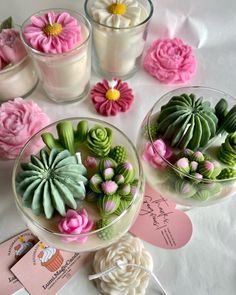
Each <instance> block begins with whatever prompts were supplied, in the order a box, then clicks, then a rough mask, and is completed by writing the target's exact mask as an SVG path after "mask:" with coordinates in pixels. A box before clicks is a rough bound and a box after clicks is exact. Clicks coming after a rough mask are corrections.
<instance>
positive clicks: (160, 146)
mask: <svg viewBox="0 0 236 295" xmlns="http://www.w3.org/2000/svg"><path fill="white" fill-rule="evenodd" d="M171 156H172V151H171V149H170V148H169V147H167V146H166V144H165V143H164V141H163V140H162V139H157V140H156V141H154V142H153V144H152V143H151V142H148V143H147V144H146V146H145V149H144V152H143V155H142V158H143V160H144V161H146V162H148V163H149V164H150V165H151V166H152V167H153V168H161V167H166V166H167V163H166V162H165V160H164V159H166V160H168V159H169V158H170V157H171ZM163 158H164V159H163Z"/></svg>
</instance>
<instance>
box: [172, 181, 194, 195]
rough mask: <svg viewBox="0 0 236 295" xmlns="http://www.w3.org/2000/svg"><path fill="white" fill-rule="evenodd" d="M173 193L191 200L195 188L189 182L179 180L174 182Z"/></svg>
mask: <svg viewBox="0 0 236 295" xmlns="http://www.w3.org/2000/svg"><path fill="white" fill-rule="evenodd" d="M175 191H176V192H177V193H179V194H180V195H181V197H182V198H191V197H192V196H193V195H194V194H195V193H196V188H195V187H194V185H193V184H191V183H190V182H189V181H186V180H183V179H179V180H177V181H176V182H175Z"/></svg>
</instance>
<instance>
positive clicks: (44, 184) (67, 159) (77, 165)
mask: <svg viewBox="0 0 236 295" xmlns="http://www.w3.org/2000/svg"><path fill="white" fill-rule="evenodd" d="M21 168H22V171H20V172H19V173H18V174H17V176H16V189H17V192H18V193H19V194H20V195H21V196H22V201H23V206H25V207H29V208H31V209H32V211H33V213H34V214H35V215H39V214H44V215H45V216H46V218H48V219H50V218H52V216H53V213H54V211H57V212H58V213H59V214H60V215H62V216H65V214H66V206H68V207H70V208H72V209H76V208H77V203H76V199H79V200H83V199H84V198H85V184H86V183H87V178H86V176H85V175H86V172H87V171H86V168H85V167H84V165H83V164H82V163H81V159H80V155H73V156H72V155H71V154H70V152H69V151H68V150H64V151H58V150H56V149H52V150H51V151H50V152H49V153H48V152H47V151H45V150H43V149H42V150H41V151H40V154H39V156H38V157H37V156H34V155H32V156H31V161H30V162H29V163H22V164H21Z"/></svg>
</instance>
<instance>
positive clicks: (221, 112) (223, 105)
mask: <svg viewBox="0 0 236 295" xmlns="http://www.w3.org/2000/svg"><path fill="white" fill-rule="evenodd" d="M227 112H228V103H227V101H226V100H225V99H224V98H221V99H220V100H219V101H218V103H217V104H216V105H215V114H216V116H217V118H218V125H221V123H222V121H223V120H224V118H225V117H226V115H227Z"/></svg>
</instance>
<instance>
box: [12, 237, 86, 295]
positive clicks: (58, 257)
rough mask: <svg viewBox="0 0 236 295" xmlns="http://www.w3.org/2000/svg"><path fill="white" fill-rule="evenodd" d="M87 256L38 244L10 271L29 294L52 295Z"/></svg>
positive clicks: (41, 243)
mask: <svg viewBox="0 0 236 295" xmlns="http://www.w3.org/2000/svg"><path fill="white" fill-rule="evenodd" d="M89 255H90V253H83V254H80V253H72V252H65V251H61V250H58V249H56V248H54V247H50V246H48V245H46V244H44V243H43V242H39V243H38V244H36V245H35V246H34V247H33V248H32V249H31V250H30V251H29V252H28V253H27V254H26V255H25V256H24V257H23V258H22V259H21V260H20V261H19V262H18V263H16V264H15V265H14V266H13V267H12V268H11V271H12V272H13V273H14V274H15V276H16V277H17V278H18V279H19V281H20V282H21V283H22V284H23V285H24V287H25V288H26V290H27V291H28V292H29V293H30V294H32V295H34V294H35V295H41V294H47V295H52V294H53V295H54V294H56V292H57V291H58V290H59V289H60V288H62V287H63V286H64V285H65V283H66V282H67V281H68V280H69V279H70V278H71V277H72V276H73V275H74V274H75V273H76V272H77V271H78V270H79V268H80V267H81V266H82V265H83V264H84V263H85V262H86V260H87V258H88V257H89ZM22 269H24V271H22Z"/></svg>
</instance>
